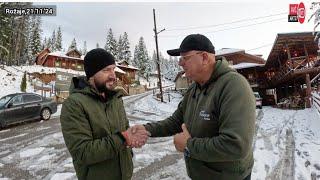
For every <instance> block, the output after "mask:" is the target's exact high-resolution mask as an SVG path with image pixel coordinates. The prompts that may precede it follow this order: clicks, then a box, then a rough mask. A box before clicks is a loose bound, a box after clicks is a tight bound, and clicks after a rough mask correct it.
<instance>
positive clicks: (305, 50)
mask: <svg viewBox="0 0 320 180" xmlns="http://www.w3.org/2000/svg"><path fill="white" fill-rule="evenodd" d="M303 48H304V54H305V55H306V61H307V65H308V66H309V54H308V51H307V48H306V43H305V42H303Z"/></svg>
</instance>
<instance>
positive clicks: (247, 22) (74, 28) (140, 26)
mask: <svg viewBox="0 0 320 180" xmlns="http://www.w3.org/2000/svg"><path fill="white" fill-rule="evenodd" d="M303 2H304V4H305V6H306V20H305V22H304V23H303V24H300V23H298V22H295V23H293V22H288V14H289V4H290V3H297V4H298V3H300V1H291V2H290V1H284V2H277V1H270V2H202V3H199V2H157V3H150V2H134V3H129V2H96V3H94V2H68V3H67V2H64V3H45V4H50V5H57V16H55V17H43V18H42V25H43V34H42V35H43V37H45V36H47V37H49V36H51V34H52V31H53V30H54V29H57V28H58V26H61V28H62V31H63V47H64V48H66V49H67V48H68V46H69V45H70V43H71V40H72V39H73V38H76V40H77V45H78V47H80V48H82V46H83V41H87V49H88V50H90V49H92V48H95V46H96V43H99V44H100V47H104V45H105V42H106V36H107V30H108V29H109V28H112V30H113V32H114V35H115V37H116V38H117V39H118V38H119V35H120V34H123V32H127V33H128V36H129V40H130V46H131V51H132V55H133V50H134V46H135V45H136V44H137V43H138V40H139V37H141V36H142V37H144V39H145V43H146V45H147V48H148V51H149V55H150V56H151V55H152V51H153V50H154V49H155V41H154V32H153V27H154V25H153V14H152V9H153V8H154V9H155V10H156V19H157V28H158V31H160V30H161V29H164V28H165V29H166V30H165V31H163V32H161V33H160V34H159V50H160V52H161V53H162V54H164V55H167V54H166V50H168V49H173V48H177V47H178V46H179V45H180V43H181V41H182V40H183V38H184V37H185V36H186V35H188V34H191V33H201V34H204V35H206V36H207V37H208V38H209V39H210V40H211V41H212V42H213V45H214V46H215V47H216V49H220V48H239V49H245V50H246V51H247V52H248V53H252V54H263V55H264V58H267V56H268V54H269V52H270V49H271V47H272V44H273V42H274V40H275V38H276V35H277V33H284V32H302V31H313V20H312V21H310V22H309V23H308V22H307V20H308V19H309V17H310V16H311V14H312V13H313V12H312V11H311V10H310V9H309V7H310V5H311V2H312V1H303ZM36 4H40V3H36ZM41 4H43V3H41ZM266 16H269V17H266ZM232 22H236V23H232ZM221 24H222V25H221ZM261 46H264V47H263V48H259V47H261ZM256 48H257V49H256Z"/></svg>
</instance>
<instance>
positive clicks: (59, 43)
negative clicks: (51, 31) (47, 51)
mask: <svg viewBox="0 0 320 180" xmlns="http://www.w3.org/2000/svg"><path fill="white" fill-rule="evenodd" d="M56 37H57V38H56V43H55V49H56V50H57V51H61V50H62V32H61V28H60V26H59V28H58V31H57V36H56Z"/></svg>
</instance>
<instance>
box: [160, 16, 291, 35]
mask: <svg viewBox="0 0 320 180" xmlns="http://www.w3.org/2000/svg"><path fill="white" fill-rule="evenodd" d="M283 14H287V13H278V14H271V15H267V16H260V17H255V18H250V19H241V20H237V21H232V22H228V23H221V24H213V25H206V26H193V27H185V28H172V29H167V30H166V31H181V30H192V29H203V28H211V27H218V26H224V25H228V24H234V23H239V22H245V21H251V20H256V19H263V18H267V17H272V16H279V15H283Z"/></svg>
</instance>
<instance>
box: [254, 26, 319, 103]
mask: <svg viewBox="0 0 320 180" xmlns="http://www.w3.org/2000/svg"><path fill="white" fill-rule="evenodd" d="M318 63H319V57H318V46H317V43H316V42H315V41H314V35H313V34H312V32H299V33H282V34H278V35H277V37H276V39H275V42H274V44H273V47H272V49H271V52H270V54H269V56H268V59H267V62H266V65H265V67H264V81H261V82H260V84H259V88H260V94H262V97H263V98H264V96H266V95H270V93H271V94H274V96H275V101H276V102H279V100H280V99H282V98H288V97H290V96H291V97H292V96H300V97H301V98H302V100H305V103H306V106H307V107H310V102H309V99H310V94H311V89H312V88H313V87H314V86H316V85H318V84H319V83H318V82H317V81H318V79H319V73H320V67H319V66H317V64H318Z"/></svg>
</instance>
